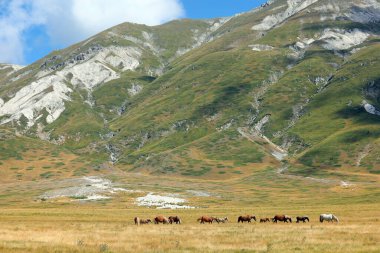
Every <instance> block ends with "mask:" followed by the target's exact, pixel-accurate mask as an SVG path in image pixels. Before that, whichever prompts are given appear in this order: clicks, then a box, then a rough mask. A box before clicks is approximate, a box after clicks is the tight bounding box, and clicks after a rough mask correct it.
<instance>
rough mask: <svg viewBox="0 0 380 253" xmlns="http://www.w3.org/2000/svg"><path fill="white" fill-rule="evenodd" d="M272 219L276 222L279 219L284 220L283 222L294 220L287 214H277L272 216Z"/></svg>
mask: <svg viewBox="0 0 380 253" xmlns="http://www.w3.org/2000/svg"><path fill="white" fill-rule="evenodd" d="M272 221H273V222H276V223H277V221H283V222H286V223H288V221H290V222H292V218H291V217H290V216H287V215H276V216H274V217H273V218H272Z"/></svg>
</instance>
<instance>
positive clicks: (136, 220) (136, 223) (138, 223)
mask: <svg viewBox="0 0 380 253" xmlns="http://www.w3.org/2000/svg"><path fill="white" fill-rule="evenodd" d="M134 221H135V225H137V226H138V225H140V218H139V217H135V219H134Z"/></svg>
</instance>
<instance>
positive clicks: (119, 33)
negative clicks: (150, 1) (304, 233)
mask: <svg viewBox="0 0 380 253" xmlns="http://www.w3.org/2000/svg"><path fill="white" fill-rule="evenodd" d="M379 13H380V7H379V3H378V2H377V1H373V0H362V1H329V0H309V1H299V0H288V1H283V0H277V1H269V2H268V5H265V6H262V7H259V8H257V9H255V10H252V11H250V12H247V13H242V14H239V15H235V16H233V17H230V18H217V19H211V20H188V19H184V20H177V21H172V22H169V23H167V24H163V25H160V26H155V27H148V26H144V25H138V24H129V23H125V24H121V25H119V26H116V27H113V28H110V29H107V30H106V31H104V32H101V33H99V34H98V35H95V36H93V37H91V38H89V39H87V40H85V41H83V42H80V43H77V44H75V45H73V46H71V47H69V48H67V49H64V50H61V51H57V52H52V53H51V54H49V56H47V57H45V58H43V59H41V60H39V61H37V62H35V63H33V64H31V65H29V66H26V67H24V68H23V69H21V70H18V71H16V72H10V74H9V75H6V77H5V78H0V122H1V124H2V125H3V127H10V126H12V127H16V128H17V129H18V130H17V131H18V132H20V133H22V134H24V135H28V136H36V137H40V138H42V139H43V140H45V141H49V142H52V143H55V144H56V145H60V146H62V147H65V148H67V149H69V150H71V151H72V152H74V153H75V154H77V155H80V156H84V157H89V158H88V159H90V160H92V161H93V165H92V166H94V167H97V166H100V164H103V163H106V162H107V161H110V162H112V163H113V164H115V166H121V167H123V168H124V169H125V170H141V171H149V172H150V173H153V174H160V173H165V174H180V175H182V176H195V177H199V176H205V177H210V178H214V177H215V178H219V177H225V176H227V175H228V174H229V173H234V172H233V171H235V170H233V168H234V167H249V166H251V165H255V164H260V163H264V164H268V166H273V164H278V163H279V161H281V160H286V161H285V162H287V163H289V164H290V165H291V166H290V168H289V173H297V174H303V175H314V174H315V175H319V176H333V177H340V174H339V173H338V172H333V173H331V172H328V171H330V170H331V169H334V168H343V172H344V171H346V172H351V171H357V170H359V171H360V172H363V173H364V172H365V173H374V174H377V173H378V172H379V168H380V161H379V159H378V158H376V157H379V155H380V154H379V152H380V149H379V147H380V139H379V137H380V133H379V132H378V131H377V127H378V124H379V122H380V121H379V118H378V116H379V114H380V110H379V108H380V100H379V94H380V92H379V90H380V88H379V87H380V86H379V85H380V84H379V73H378V71H377V69H378V67H379V62H378V53H377V52H378V49H379V43H378V41H379V32H380V31H379V29H378V24H379V20H380V18H379V17H380V15H379ZM0 71H1V70H0ZM353 73H355V74H353ZM336 94H339V96H336ZM334 95H335V96H334ZM247 137H249V138H247ZM252 140H254V141H252ZM270 146H271V147H277V148H275V150H273V149H272V148H268V147H270ZM348 154H354V155H353V157H347V156H348ZM282 162H284V161H282ZM324 168H325V169H324ZM343 175H344V173H343Z"/></svg>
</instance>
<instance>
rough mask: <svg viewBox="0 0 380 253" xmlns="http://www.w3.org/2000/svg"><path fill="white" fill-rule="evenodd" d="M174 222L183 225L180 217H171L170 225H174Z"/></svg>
mask: <svg viewBox="0 0 380 253" xmlns="http://www.w3.org/2000/svg"><path fill="white" fill-rule="evenodd" d="M173 222H174V223H175V224H181V218H179V217H178V216H170V217H169V223H170V224H173Z"/></svg>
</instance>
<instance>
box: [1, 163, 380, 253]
mask: <svg viewBox="0 0 380 253" xmlns="http://www.w3.org/2000/svg"><path fill="white" fill-rule="evenodd" d="M113 173H114V174H113V175H103V176H104V177H106V178H109V179H111V180H113V181H117V182H119V184H120V185H119V186H121V187H125V188H127V189H132V190H141V192H140V191H132V192H121V193H118V194H115V195H112V199H109V200H100V201H90V202H86V201H81V200H76V199H72V198H58V199H49V200H45V201H41V200H40V199H38V198H37V197H36V196H39V195H40V194H41V193H43V192H45V191H47V190H49V189H55V188H57V187H58V188H59V187H64V186H65V183H67V182H66V181H64V180H63V181H61V179H44V180H39V181H30V182H27V181H24V182H15V183H3V184H1V185H0V205H1V209H0V252H11V253H15V252H36V253H37V252H38V253H40V252H342V253H343V252H344V253H346V252H379V251H380V243H379V242H380V229H379V227H380V216H379V214H380V212H379V208H380V202H379V197H378V196H379V187H378V186H379V185H378V184H377V182H373V183H371V184H360V183H356V184H355V185H354V186H352V187H342V186H340V185H336V184H335V183H326V184H322V183H321V182H319V181H314V180H310V179H302V178H299V177H295V178H293V177H289V176H281V175H276V174H275V173H273V171H271V170H269V169H268V170H264V171H252V175H251V176H246V175H244V174H243V175H241V177H240V178H231V179H230V180H224V181H221V180H201V179H191V178H174V177H165V176H160V177H154V176H149V175H143V174H140V173H136V174H132V173H131V174H128V173H122V172H117V171H114V172H113ZM189 189H192V190H201V191H206V192H210V193H212V194H213V195H212V196H209V197H199V196H193V197H191V196H189V195H186V191H187V190H189ZM148 192H156V193H160V194H163V195H165V194H169V193H173V194H179V195H180V196H187V198H186V199H187V200H188V203H186V204H189V205H191V206H195V207H197V208H195V209H188V210H166V209H165V210H158V209H155V208H148V207H137V206H136V205H135V199H136V197H138V196H144V195H146V193H148ZM320 213H334V214H336V215H337V216H338V217H339V219H340V222H339V223H338V224H336V223H334V224H332V223H323V224H321V223H320V222H319V214H320ZM245 214H254V215H256V217H257V218H258V219H259V218H264V217H273V216H274V215H275V214H287V215H290V216H292V217H293V218H295V217H296V216H298V215H308V216H309V217H310V218H311V220H310V223H305V224H303V223H302V224H297V223H295V222H294V221H293V223H289V224H284V223H279V224H273V223H265V224H262V223H259V222H252V223H251V224H238V223H237V217H238V216H239V215H245ZM156 215H165V216H170V215H178V216H180V217H181V218H182V220H183V224H181V225H162V224H161V225H154V224H149V225H142V226H139V227H137V226H135V225H134V222H133V218H134V217H135V216H139V217H141V218H151V219H153V218H154V217H155V216H156ZM202 215H210V216H216V217H225V216H227V217H228V218H229V222H228V223H227V224H216V223H215V224H199V223H197V221H196V220H197V218H198V217H200V216H202Z"/></svg>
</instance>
